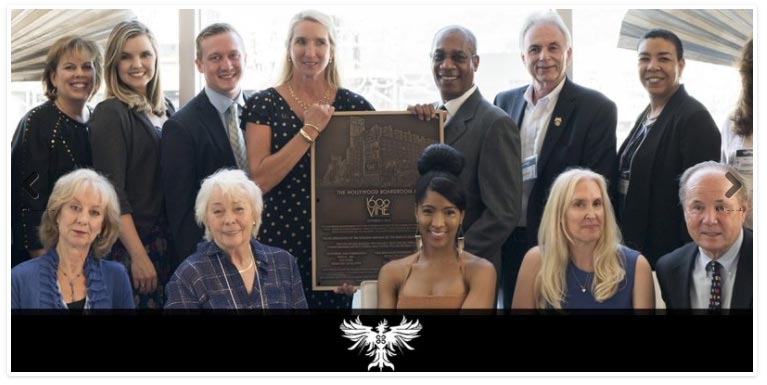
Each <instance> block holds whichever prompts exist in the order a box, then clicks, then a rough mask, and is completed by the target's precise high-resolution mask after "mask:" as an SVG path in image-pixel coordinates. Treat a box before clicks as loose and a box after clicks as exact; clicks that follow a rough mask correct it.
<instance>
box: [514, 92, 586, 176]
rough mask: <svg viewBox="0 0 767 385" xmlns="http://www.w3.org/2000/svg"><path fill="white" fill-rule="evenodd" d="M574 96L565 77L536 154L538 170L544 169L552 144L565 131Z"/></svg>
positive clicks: (552, 149)
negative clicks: (539, 150)
mask: <svg viewBox="0 0 767 385" xmlns="http://www.w3.org/2000/svg"><path fill="white" fill-rule="evenodd" d="M574 96H575V95H574V94H573V86H572V82H570V79H568V78H565V85H564V86H562V90H561V91H560V92H559V98H557V105H556V106H555V107H554V111H553V112H552V113H551V119H549V126H548V128H547V129H546V137H544V138H543V145H542V146H541V153H540V154H539V156H538V164H537V166H536V168H537V169H538V170H545V169H546V162H548V160H549V156H550V155H551V152H552V151H554V145H555V144H556V143H557V142H558V141H559V137H560V136H562V133H564V132H565V128H566V127H567V125H568V123H569V119H570V115H571V114H572V112H573V109H574V108H575V103H573V99H574ZM520 123H521V122H520Z"/></svg>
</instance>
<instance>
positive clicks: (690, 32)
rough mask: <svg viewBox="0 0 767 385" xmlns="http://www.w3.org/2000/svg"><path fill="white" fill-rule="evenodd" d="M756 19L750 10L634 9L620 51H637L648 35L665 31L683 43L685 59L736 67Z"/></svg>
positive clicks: (627, 18)
mask: <svg viewBox="0 0 767 385" xmlns="http://www.w3.org/2000/svg"><path fill="white" fill-rule="evenodd" d="M753 17H754V16H753V11H752V10H750V9H632V10H629V11H628V12H626V15H625V16H624V17H623V23H622V25H621V33H620V39H619V41H618V47H619V48H626V49H631V50H636V48H637V44H638V42H639V38H640V37H641V36H642V35H643V34H644V33H645V32H647V31H649V30H650V29H653V28H663V29H667V30H669V31H671V32H674V33H675V34H677V36H679V38H680V39H681V40H682V44H683V45H684V57H685V59H689V60H697V61H702V62H706V63H714V64H722V65H727V66H737V63H738V59H739V57H740V51H741V49H742V48H743V46H745V45H746V42H747V41H748V39H749V38H751V36H752V35H753V33H754V29H753V23H754V20H753Z"/></svg>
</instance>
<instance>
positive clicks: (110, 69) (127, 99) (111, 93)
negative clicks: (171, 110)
mask: <svg viewBox="0 0 767 385" xmlns="http://www.w3.org/2000/svg"><path fill="white" fill-rule="evenodd" d="M138 36H146V37H147V38H148V39H149V42H150V43H151V44H152V49H153V50H154V77H153V78H152V79H151V80H150V81H149V84H147V86H146V95H140V94H137V93H136V92H135V91H133V90H132V89H131V88H130V87H128V85H127V84H125V83H124V82H123V81H122V80H120V74H119V73H118V68H117V66H118V65H119V64H120V57H121V55H122V50H123V47H125V43H126V42H127V41H128V39H132V38H134V37H138ZM159 62H160V58H159V51H158V50H157V40H156V39H155V37H154V35H153V34H152V32H151V31H150V30H149V28H147V26H146V25H144V24H142V23H141V22H140V21H138V20H130V21H123V22H120V23H119V24H117V25H116V26H115V27H114V28H113V29H112V32H111V33H110V34H109V40H108V41H107V50H106V65H105V66H104V68H105V69H106V74H105V78H106V84H107V95H106V96H107V98H110V97H114V98H117V99H118V100H120V101H121V102H123V103H125V104H127V105H128V107H130V108H132V109H134V110H136V111H140V112H152V113H154V114H155V115H157V116H162V115H164V114H165V98H164V96H163V93H162V86H161V85H160V67H159Z"/></svg>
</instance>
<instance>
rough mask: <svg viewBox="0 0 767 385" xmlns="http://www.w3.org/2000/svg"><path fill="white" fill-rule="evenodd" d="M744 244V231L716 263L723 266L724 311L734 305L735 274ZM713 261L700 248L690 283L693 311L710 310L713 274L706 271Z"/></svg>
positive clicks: (741, 231)
mask: <svg viewBox="0 0 767 385" xmlns="http://www.w3.org/2000/svg"><path fill="white" fill-rule="evenodd" d="M742 244H743V229H741V230H740V235H739V236H738V239H737V240H736V241H735V243H733V244H732V246H730V248H729V249H728V250H727V251H726V252H725V253H724V254H722V256H721V257H719V259H717V260H716V261H717V262H719V263H720V264H721V265H722V268H721V274H722V309H729V308H730V303H732V290H733V287H734V285H735V274H736V273H737V269H738V258H740V247H741V245H742ZM712 260H713V259H711V258H709V257H708V255H706V251H705V250H703V249H701V248H700V247H698V256H697V257H696V258H695V266H694V267H693V269H692V280H691V282H690V307H691V308H693V309H708V303H709V297H710V296H711V274H710V273H709V272H707V271H706V265H708V263H709V262H711V261H712Z"/></svg>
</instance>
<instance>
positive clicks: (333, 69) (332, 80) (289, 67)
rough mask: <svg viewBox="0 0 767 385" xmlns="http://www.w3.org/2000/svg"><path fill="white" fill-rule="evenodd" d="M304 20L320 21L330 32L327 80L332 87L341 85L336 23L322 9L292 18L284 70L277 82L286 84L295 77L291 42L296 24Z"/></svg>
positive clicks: (286, 41)
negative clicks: (336, 57) (336, 58)
mask: <svg viewBox="0 0 767 385" xmlns="http://www.w3.org/2000/svg"><path fill="white" fill-rule="evenodd" d="M302 21H311V22H315V23H319V24H320V25H322V26H323V27H325V30H326V31H327V32H328V40H329V42H328V43H329V44H330V63H328V67H327V68H325V81H327V82H328V84H329V85H330V86H331V87H335V88H339V87H341V75H339V71H338V60H334V59H335V56H336V28H335V24H334V23H333V19H332V18H331V17H330V16H328V15H326V14H324V13H322V12H320V11H315V10H311V9H310V10H306V11H301V12H299V13H297V14H296V15H295V16H293V18H292V19H291V20H290V28H289V29H288V38H287V40H285V60H284V61H283V62H282V72H281V75H280V78H279V81H278V82H277V84H278V85H280V84H285V83H287V82H289V81H290V79H293V63H291V61H290V44H291V43H292V42H293V37H294V33H295V29H296V25H298V23H300V22H302Z"/></svg>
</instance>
